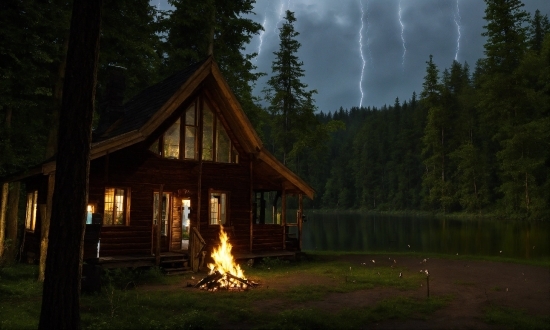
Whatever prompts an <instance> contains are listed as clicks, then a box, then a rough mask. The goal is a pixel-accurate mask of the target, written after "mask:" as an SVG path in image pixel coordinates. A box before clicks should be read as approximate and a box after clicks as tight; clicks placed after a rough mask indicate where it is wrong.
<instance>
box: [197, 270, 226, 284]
mask: <svg viewBox="0 0 550 330" xmlns="http://www.w3.org/2000/svg"><path fill="white" fill-rule="evenodd" d="M222 277H223V275H222V274H220V272H218V271H215V272H214V273H212V274H210V275H208V276H206V277H205V278H203V279H202V280H200V281H199V283H197V284H195V288H200V287H202V286H203V285H206V284H208V283H211V282H217V281H218V280H219V279H221V278H222Z"/></svg>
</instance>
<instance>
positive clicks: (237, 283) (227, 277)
mask: <svg viewBox="0 0 550 330" xmlns="http://www.w3.org/2000/svg"><path fill="white" fill-rule="evenodd" d="M232 248H233V247H232V246H231V244H230V243H229V238H228V237H227V233H226V232H225V231H224V230H223V226H221V225H220V245H219V246H218V247H217V248H214V250H213V251H212V258H213V259H214V263H211V264H208V268H210V272H209V273H208V276H206V277H205V278H203V279H202V280H200V281H199V283H197V285H195V287H197V288H200V289H204V290H208V291H217V290H220V289H225V290H237V291H240V290H246V289H247V288H248V287H253V286H257V285H258V284H257V283H255V282H253V281H249V280H247V279H246V277H244V272H243V270H242V269H241V267H240V266H239V265H238V264H236V263H235V260H234V259H233V255H232V254H231V249H232Z"/></svg>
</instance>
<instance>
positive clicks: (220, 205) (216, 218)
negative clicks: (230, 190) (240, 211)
mask: <svg viewBox="0 0 550 330" xmlns="http://www.w3.org/2000/svg"><path fill="white" fill-rule="evenodd" d="M227 195H228V194H227V193H225V192H220V191H211V192H210V224H211V225H225V224H227V218H228V217H227V211H228V207H227V202H228V200H227Z"/></svg>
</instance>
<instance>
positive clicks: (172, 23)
mask: <svg viewBox="0 0 550 330" xmlns="http://www.w3.org/2000/svg"><path fill="white" fill-rule="evenodd" d="M168 2H169V3H170V4H171V5H172V6H173V7H174V8H175V9H174V10H173V11H172V12H171V13H170V15H165V16H164V19H163V20H162V25H163V28H164V31H165V32H164V34H165V35H166V39H165V42H164V44H163V45H164V46H163V48H164V54H163V58H164V65H163V75H164V76H166V75H170V74H172V73H174V72H175V71H178V70H182V69H184V68H186V67H187V66H189V65H190V64H192V63H194V62H197V61H200V60H203V59H204V58H206V56H208V55H213V56H214V58H215V60H216V63H217V64H218V65H219V67H220V70H221V72H222V73H223V75H224V78H225V79H226V80H227V82H228V84H229V86H231V89H232V91H233V93H235V96H236V97H237V99H238V100H239V102H240V104H241V106H242V107H243V110H244V111H245V113H246V114H247V116H248V118H249V119H250V121H251V122H252V124H253V125H254V127H255V128H256V129H257V130H258V131H260V130H261V129H260V126H261V124H262V114H261V109H260V107H259V106H258V105H257V103H258V99H257V98H256V97H254V96H253V95H252V89H253V87H254V84H255V82H256V80H257V79H258V78H259V77H261V76H263V75H264V74H263V73H258V72H255V69H256V67H255V66H254V65H253V64H252V62H251V61H252V59H253V58H254V56H255V55H256V54H244V52H243V51H244V49H245V45H246V44H248V43H249V42H250V40H251V39H252V37H253V36H254V35H255V34H258V33H259V31H261V30H262V26H261V25H260V24H258V23H256V22H254V21H252V20H251V19H249V18H246V15H248V14H253V12H252V10H253V5H254V2H255V0H207V1H196V0H169V1H168Z"/></svg>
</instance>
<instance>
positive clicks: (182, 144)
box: [148, 94, 239, 164]
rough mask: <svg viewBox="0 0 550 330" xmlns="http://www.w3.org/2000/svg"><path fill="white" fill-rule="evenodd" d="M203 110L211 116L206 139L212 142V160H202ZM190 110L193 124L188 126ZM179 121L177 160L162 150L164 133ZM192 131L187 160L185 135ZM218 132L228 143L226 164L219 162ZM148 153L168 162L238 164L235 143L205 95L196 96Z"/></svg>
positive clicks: (151, 146)
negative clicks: (189, 152)
mask: <svg viewBox="0 0 550 330" xmlns="http://www.w3.org/2000/svg"><path fill="white" fill-rule="evenodd" d="M205 108H208V109H209V111H210V113H211V114H212V136H211V137H208V138H209V139H211V140H212V155H211V158H212V159H204V157H205V152H204V150H205V149H204V146H205V143H204V142H205V139H206V138H207V137H206V136H205V134H204V133H205V129H204V116H205V113H206V112H205ZM190 109H193V111H194V123H192V124H188V123H187V113H188V112H189V110H190ZM178 120H179V155H178V158H172V157H167V156H166V155H165V150H164V144H165V135H166V132H167V131H168V130H169V129H170V128H171V127H172V126H173V125H174V124H175V123H176V122H177V121H178ZM188 128H189V129H190V130H194V139H193V140H194V146H193V148H194V150H193V151H194V152H193V158H187V157H186V147H187V141H186V133H187V129H188ZM220 130H223V131H224V135H225V136H226V137H227V142H228V150H227V152H228V154H229V155H228V157H226V158H227V160H228V161H227V162H225V161H224V162H221V161H219V158H221V157H218V156H219V153H220V151H219V150H218V144H219V141H218V140H219V139H220V135H221V134H220ZM148 150H149V151H151V152H152V153H154V154H155V155H157V156H159V157H161V158H163V159H168V160H181V161H199V160H201V161H205V162H211V163H220V164H238V163H239V152H238V151H237V148H236V147H235V143H234V142H233V140H232V138H231V135H230V134H229V130H227V129H226V127H225V125H224V124H223V121H222V120H221V119H220V113H219V109H218V108H217V107H216V106H215V105H214V104H213V103H212V102H211V101H210V100H209V98H208V97H207V96H206V95H204V94H203V95H200V96H197V97H196V98H195V99H194V100H193V101H192V102H191V103H189V105H188V106H187V107H186V108H185V110H184V111H183V112H182V113H181V114H180V115H179V116H178V117H177V118H176V119H175V120H174V122H173V123H172V124H171V125H170V126H169V127H168V128H167V129H166V131H165V132H163V133H162V134H161V135H160V136H159V138H157V139H155V140H154V141H153V142H152V144H151V145H150V146H149V149H148Z"/></svg>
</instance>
